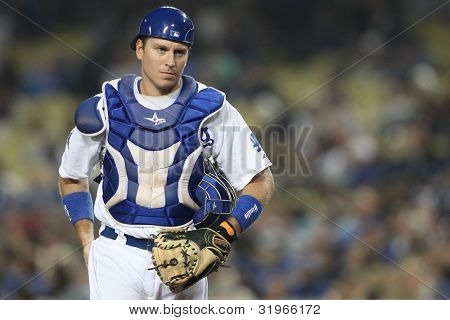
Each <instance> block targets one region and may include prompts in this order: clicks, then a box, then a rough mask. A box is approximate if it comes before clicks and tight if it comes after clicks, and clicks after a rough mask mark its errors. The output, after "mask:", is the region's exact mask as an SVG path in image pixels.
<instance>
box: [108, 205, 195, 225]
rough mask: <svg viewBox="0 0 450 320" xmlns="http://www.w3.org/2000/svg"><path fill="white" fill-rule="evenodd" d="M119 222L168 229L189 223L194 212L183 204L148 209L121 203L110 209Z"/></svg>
mask: <svg viewBox="0 0 450 320" xmlns="http://www.w3.org/2000/svg"><path fill="white" fill-rule="evenodd" d="M109 212H110V213H111V215H112V216H113V217H114V219H116V220H117V221H119V222H121V223H126V224H142V225H160V226H166V227H173V226H179V225H182V224H186V223H188V222H189V221H190V220H191V219H192V216H193V214H194V211H193V210H192V209H190V208H188V207H186V206H185V205H183V204H181V203H176V204H175V205H169V206H166V207H164V208H153V209H148V208H145V207H142V206H139V205H137V204H136V203H134V202H131V201H129V200H124V201H121V202H120V203H118V204H116V205H115V206H113V207H112V208H110V209H109Z"/></svg>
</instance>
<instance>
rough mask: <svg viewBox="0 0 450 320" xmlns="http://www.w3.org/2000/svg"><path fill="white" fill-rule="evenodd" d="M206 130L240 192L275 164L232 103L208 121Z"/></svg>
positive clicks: (216, 155) (214, 152)
mask: <svg viewBox="0 0 450 320" xmlns="http://www.w3.org/2000/svg"><path fill="white" fill-rule="evenodd" d="M203 130H206V131H207V132H209V135H210V139H212V140H211V143H212V155H213V157H214V158H215V161H216V162H217V164H218V166H219V168H220V169H221V170H222V172H223V173H224V174H225V175H226V177H227V179H228V180H229V181H230V183H231V185H232V186H233V187H234V188H235V189H236V191H241V190H242V189H243V188H244V187H245V186H246V185H247V184H248V183H249V182H250V181H251V180H252V178H253V177H254V176H255V175H256V174H258V173H259V172H261V171H263V170H264V169H266V168H268V167H270V166H271V165H272V163H271V162H270V160H269V159H268V157H267V155H266V154H265V152H264V150H263V149H262V147H261V145H260V144H259V142H258V140H257V139H256V137H255V135H254V134H253V133H252V131H251V130H250V128H249V126H248V125H247V123H246V122H245V120H244V119H243V118H242V116H241V114H240V113H239V112H238V111H237V110H236V109H235V108H234V107H233V106H232V105H231V104H230V103H229V102H228V101H225V102H224V105H223V108H222V109H221V110H220V111H219V112H218V114H217V115H216V116H215V117H213V118H212V119H210V121H206V123H205V125H204V126H203Z"/></svg>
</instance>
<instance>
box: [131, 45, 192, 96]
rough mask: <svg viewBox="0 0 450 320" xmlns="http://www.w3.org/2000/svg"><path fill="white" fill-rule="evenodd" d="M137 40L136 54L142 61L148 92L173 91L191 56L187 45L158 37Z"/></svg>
mask: <svg viewBox="0 0 450 320" xmlns="http://www.w3.org/2000/svg"><path fill="white" fill-rule="evenodd" d="M144 41H145V44H144V42H143V41H142V40H138V41H137V42H136V56H137V58H138V59H139V60H140V61H141V62H142V76H143V77H145V78H147V80H148V84H149V88H146V89H147V91H150V92H148V94H150V95H158V94H166V93H169V92H171V91H172V90H173V89H174V88H175V87H176V86H177V84H178V83H179V81H180V77H181V75H182V74H183V71H184V68H185V67H186V63H187V60H188V56H189V48H188V46H187V45H184V44H181V43H178V42H173V41H168V40H164V39H158V38H148V39H147V40H144Z"/></svg>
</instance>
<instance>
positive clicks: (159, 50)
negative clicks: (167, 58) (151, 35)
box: [156, 48, 166, 53]
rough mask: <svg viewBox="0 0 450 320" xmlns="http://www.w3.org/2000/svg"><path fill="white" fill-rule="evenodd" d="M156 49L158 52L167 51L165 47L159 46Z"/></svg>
mask: <svg viewBox="0 0 450 320" xmlns="http://www.w3.org/2000/svg"><path fill="white" fill-rule="evenodd" d="M156 51H158V53H165V52H166V50H165V49H164V48H157V49H156Z"/></svg>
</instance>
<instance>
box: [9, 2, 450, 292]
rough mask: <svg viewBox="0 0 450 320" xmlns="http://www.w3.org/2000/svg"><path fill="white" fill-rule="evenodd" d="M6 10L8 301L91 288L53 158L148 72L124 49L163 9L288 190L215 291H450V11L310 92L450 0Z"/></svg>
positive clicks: (194, 68)
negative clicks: (190, 36) (96, 108)
mask: <svg viewBox="0 0 450 320" xmlns="http://www.w3.org/2000/svg"><path fill="white" fill-rule="evenodd" d="M5 2H6V3H9V5H10V6H12V7H14V8H15V10H17V11H18V12H20V13H21V14H18V13H17V12H15V11H14V10H12V9H11V8H9V7H8V6H7V5H5V3H4V1H3V0H2V1H0V297H3V298H7V299H86V298H88V296H89V289H88V280H87V272H86V270H85V268H84V264H83V260H82V256H81V251H75V254H72V255H71V253H72V252H74V250H75V249H76V248H77V247H78V246H79V242H78V239H77V237H76V234H75V231H74V230H73V229H72V226H71V225H70V223H69V222H68V220H67V217H66V215H65V213H64V211H63V209H62V207H61V205H60V199H59V195H58V189H57V177H58V176H57V174H58V173H57V172H58V167H59V163H60V159H61V155H62V153H63V150H64V145H65V139H66V138H67V135H68V133H69V131H70V130H71V129H72V127H73V113H74V110H75V109H76V107H77V105H78V103H79V102H81V101H82V100H84V99H86V98H88V97H90V96H92V95H94V94H96V93H98V92H99V90H100V86H101V83H102V82H103V81H105V80H109V79H112V78H117V77H120V76H121V75H123V74H125V73H132V72H134V73H138V72H139V65H138V63H137V61H136V60H135V56H134V53H133V52H132V51H131V50H130V49H129V42H130V40H131V39H132V37H133V36H134V35H135V33H136V31H137V29H138V25H139V22H140V20H141V18H142V17H143V15H144V14H145V13H146V12H147V11H149V10H151V9H153V8H154V7H157V6H160V5H174V6H177V7H179V8H180V9H182V10H184V11H186V12H187V13H188V14H189V15H190V16H191V17H192V18H193V20H194V22H195V24H196V34H195V42H196V43H195V46H194V48H193V50H192V52H191V57H190V62H189V65H188V66H187V68H186V73H187V74H190V75H193V76H195V77H196V79H197V80H199V81H201V82H203V83H207V84H209V85H212V86H215V87H217V88H218V89H220V90H222V91H225V92H226V93H227V96H228V100H229V101H230V102H231V103H232V104H233V105H234V106H235V107H237V109H238V110H239V111H240V112H241V113H242V115H243V116H244V118H245V119H246V120H247V122H248V123H249V124H251V125H253V126H254V127H255V128H257V130H255V131H256V132H257V133H258V136H259V138H260V141H261V142H262V144H263V147H264V148H265V150H266V152H267V154H268V155H269V157H270V158H271V159H272V161H273V163H274V165H273V172H274V175H275V180H276V183H277V185H278V188H277V191H276V194H275V196H274V198H273V200H272V201H271V203H270V205H269V207H268V208H267V209H266V210H265V212H264V214H263V215H262V217H261V218H260V219H259V220H258V221H257V222H256V223H255V224H254V225H253V226H252V228H251V229H249V231H248V232H246V234H245V235H243V236H242V237H241V239H240V240H239V241H238V242H237V243H236V245H234V249H233V252H232V256H231V259H230V264H231V266H232V268H230V269H222V270H221V271H220V272H218V273H215V274H214V275H213V276H212V277H210V298H211V299H445V298H446V297H449V296H450V243H449V238H450V232H449V230H450V138H449V137H450V90H449V88H450V74H449V70H450V41H449V34H450V10H449V6H448V5H447V6H445V7H443V8H442V9H441V10H439V11H438V12H437V13H435V14H433V15H431V16H430V17H428V18H427V19H425V20H424V21H422V22H421V23H419V24H418V25H417V26H415V27H414V28H412V29H411V30H409V31H407V32H406V33H404V34H402V35H401V36H400V37H398V38H396V39H395V40H393V41H392V42H390V43H389V44H388V45H386V46H384V47H383V48H382V49H380V50H378V51H377V52H376V53H375V54H372V55H370V56H369V57H368V58H367V59H364V60H363V61H361V62H360V63H359V64H357V65H356V66H354V67H353V68H350V69H349V70H348V71H347V72H345V73H344V74H343V75H342V76H340V77H338V78H336V79H335V80H334V81H332V82H330V83H329V84H327V85H326V86H323V88H321V89H320V90H318V91H317V90H316V89H317V88H319V87H320V86H321V85H323V84H324V83H327V81H328V80H329V79H331V78H332V77H333V76H335V75H337V74H339V73H340V72H341V71H343V70H345V69H346V68H347V67H349V66H350V65H352V64H353V63H354V62H356V61H358V60H359V59H361V58H363V57H364V56H366V55H369V54H370V53H371V52H372V51H373V50H374V49H375V48H377V47H379V46H380V45H382V44H383V43H385V42H386V41H388V40H389V39H391V38H392V37H394V36H395V35H397V34H399V33H400V32H402V31H403V30H405V29H406V28H407V27H409V26H410V25H412V24H413V23H415V22H416V21H418V20H419V19H421V18H422V17H424V16H425V15H427V14H428V13H430V12H431V11H432V10H433V9H435V8H437V7H438V6H439V5H440V4H443V3H445V1H444V0H441V1H437V0H429V1H420V0H409V1H407V0H402V1H400V0H395V1H393V0H364V1H356V0H340V1H337V0H329V1H324V0H317V1H306V0H301V1H294V0H285V1H273V0H267V1H256V0H239V1H237V0H233V1H189V3H187V2H186V1H164V2H163V1H136V0H128V1H119V0H109V1H87V0H79V1H71V2H67V1H58V0H45V1H31V0H14V1H12V0H5ZM447 2H448V1H447ZM25 17H26V18H25ZM30 20H32V21H34V22H35V23H37V24H39V25H40V26H41V27H42V28H39V27H37V26H36V25H35V24H33V23H32V22H30ZM43 29H45V30H48V31H49V32H51V33H53V34H54V35H56V36H57V37H58V38H59V39H61V40H62V41H63V42H64V43H63V42H62V41H59V40H57V39H55V37H52V36H51V35H50V34H48V33H46V32H44V30H43ZM71 48H73V49H75V50H73V49H71ZM77 52H78V53H77ZM79 53H82V54H83V55H85V56H86V57H88V58H89V59H86V58H85V57H83V56H82V55H80V54H79ZM313 92H315V93H314V94H311V93H313ZM304 97H308V98H307V99H304ZM299 101H301V103H298V102H299ZM289 107H292V108H290V109H288V108H289ZM280 113H281V115H279V114H280ZM277 115H279V116H277ZM280 128H281V129H280ZM283 128H284V129H283ZM286 128H291V129H292V128H294V129H292V132H293V135H292V136H291V134H290V133H288V131H287V130H285V129H286ZM302 128H310V130H309V131H308V132H309V135H308V136H307V139H304V140H303V142H302V143H301V146H300V147H301V150H299V142H298V135H299V134H300V132H301V130H302ZM289 132H291V131H289ZM274 133H276V135H274ZM274 136H276V143H275V142H274V141H275V140H274V139H275V138H273V137H274ZM299 154H301V155H302V157H299ZM305 166H307V167H309V169H310V170H309V172H305V170H301V169H302V168H305ZM95 188H96V186H95V185H94V184H93V185H92V190H95ZM97 227H98V226H97ZM357 239H360V240H362V241H363V242H364V243H363V242H362V241H360V240H357ZM375 250H376V251H377V252H379V253H381V254H378V253H377V252H376V251H375ZM64 257H66V258H65V259H63V258H64ZM61 259H62V260H63V262H61V263H58V264H56V265H55V266H54V267H51V268H48V267H49V266H51V265H53V264H54V263H55V262H57V261H60V260H61ZM42 271H45V272H44V273H42V274H41V272H42ZM29 279H34V280H33V281H31V282H29V283H28V284H27V285H26V286H24V287H22V288H21V289H19V290H17V288H19V287H20V286H21V285H22V284H24V283H26V282H27V281H28V280H29Z"/></svg>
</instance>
